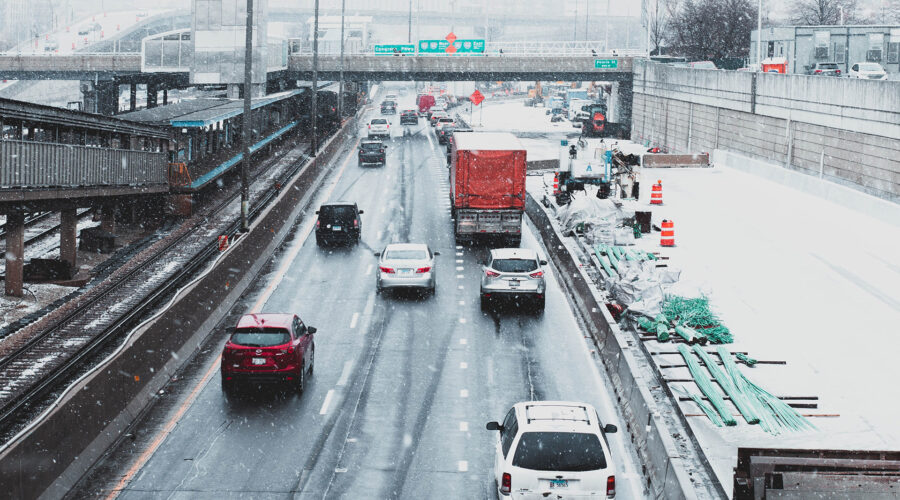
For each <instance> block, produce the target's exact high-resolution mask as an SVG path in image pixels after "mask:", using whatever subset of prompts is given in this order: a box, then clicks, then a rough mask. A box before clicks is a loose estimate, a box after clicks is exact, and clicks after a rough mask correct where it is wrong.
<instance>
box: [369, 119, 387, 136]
mask: <svg viewBox="0 0 900 500" xmlns="http://www.w3.org/2000/svg"><path fill="white" fill-rule="evenodd" d="M368 133H369V138H370V139H371V138H373V137H390V136H391V124H390V122H388V121H387V118H372V120H371V121H369V130H368Z"/></svg>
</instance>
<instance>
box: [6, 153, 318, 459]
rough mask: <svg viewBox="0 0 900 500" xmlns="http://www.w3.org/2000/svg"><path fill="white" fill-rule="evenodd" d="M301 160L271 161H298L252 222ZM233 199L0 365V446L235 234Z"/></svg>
mask: <svg viewBox="0 0 900 500" xmlns="http://www.w3.org/2000/svg"><path fill="white" fill-rule="evenodd" d="M306 153H307V150H306V149H305V147H299V146H298V147H294V148H290V149H289V150H288V152H287V153H286V154H285V155H284V156H282V157H281V158H277V159H273V160H272V161H273V162H274V161H279V160H281V159H284V157H289V156H291V155H292V154H293V155H294V156H297V158H296V159H294V160H293V161H292V162H291V163H290V164H289V166H288V168H286V169H285V171H284V172H283V173H282V174H280V175H279V176H278V177H277V178H276V179H275V182H274V183H270V185H269V186H268V187H265V188H263V189H262V190H261V192H258V195H257V196H256V199H255V200H254V201H253V204H252V206H251V208H250V219H251V220H253V219H255V218H256V217H257V215H258V214H259V213H260V212H261V211H262V210H263V209H264V208H265V207H266V206H267V205H268V204H269V203H270V202H271V201H272V199H273V198H275V197H276V196H277V195H278V192H279V186H281V185H284V184H285V182H287V180H289V179H290V178H291V177H292V176H293V175H295V174H296V173H297V172H298V171H299V170H300V169H301V168H302V167H303V165H304V164H305V163H306V160H307V159H308V156H307V154H306ZM267 163H268V162H267ZM238 198H239V191H238V190H234V192H233V193H230V194H229V195H228V196H226V197H225V198H224V199H222V200H221V201H220V202H218V203H216V204H214V205H213V208H212V209H210V210H205V211H204V212H205V217H196V218H194V219H193V221H192V224H190V225H189V226H187V227H186V226H182V227H181V228H179V229H178V230H176V231H174V232H173V234H172V235H170V236H169V237H168V238H166V239H164V240H161V241H159V242H157V243H155V244H153V245H151V246H150V247H148V248H147V249H145V250H144V251H142V252H141V254H138V255H137V256H136V258H135V259H132V261H130V262H129V263H128V264H126V265H125V266H123V267H122V268H120V269H118V270H116V271H115V272H113V273H112V274H111V275H110V277H109V278H108V279H107V281H106V282H104V283H103V284H102V285H99V286H96V287H95V288H94V289H93V290H91V291H90V292H88V293H85V294H84V295H82V296H81V297H78V298H77V299H76V300H75V301H74V304H67V306H66V307H67V308H68V309H67V311H66V312H65V313H64V314H63V315H62V316H61V317H60V318H59V319H57V320H55V321H54V323H53V324H52V325H50V326H49V327H47V328H45V329H44V330H42V331H40V332H39V333H36V334H34V335H33V336H31V337H30V338H29V339H28V340H26V341H24V342H22V343H21V345H18V346H15V347H14V348H13V349H12V350H11V351H10V352H9V353H8V354H6V355H5V356H4V357H3V358H0V437H2V439H0V442H5V441H6V440H8V439H9V437H11V436H12V435H13V434H14V433H15V432H16V431H17V430H18V429H20V428H22V427H23V426H24V425H25V424H27V422H29V421H31V420H32V419H33V418H34V416H35V415H36V414H38V413H39V412H40V411H42V410H43V408H46V407H47V406H48V404H49V401H48V399H50V398H49V397H50V396H52V395H53V393H54V392H55V391H56V390H58V389H59V388H60V387H62V386H63V385H64V383H65V382H66V381H68V380H70V379H71V378H72V377H74V376H76V375H77V374H78V373H79V372H81V371H83V370H84V368H85V366H86V363H87V362H88V361H90V360H92V359H94V358H96V356H97V355H98V354H99V353H101V352H103V351H104V349H106V348H107V347H109V346H111V345H113V344H114V343H115V341H116V340H117V339H121V338H122V337H123V336H124V334H126V333H127V332H128V331H130V329H131V328H132V327H134V326H135V325H137V324H138V323H139V322H140V321H141V319H142V318H144V317H146V316H147V315H148V314H149V313H150V312H151V311H152V310H153V309H154V308H155V307H156V306H158V305H159V304H161V303H162V302H163V300H164V299H166V298H168V297H169V296H171V294H172V293H174V292H175V291H177V289H178V288H179V287H180V286H181V285H182V284H184V283H186V282H187V281H189V279H190V278H191V277H192V276H194V275H195V273H196V272H197V271H198V270H200V269H201V268H202V267H203V265H204V264H206V262H207V261H208V260H209V258H210V257H211V256H212V255H214V254H216V253H217V252H218V247H217V241H216V236H217V235H219V234H234V233H236V232H237V231H238V230H239V221H238V220H232V221H231V222H227V219H228V216H227V215H225V216H224V217H223V215H224V212H226V210H227V207H228V206H229V205H232V204H233V203H234V202H235V200H236V199H238ZM217 221H223V222H219V223H218V224H216V223H215V222H217Z"/></svg>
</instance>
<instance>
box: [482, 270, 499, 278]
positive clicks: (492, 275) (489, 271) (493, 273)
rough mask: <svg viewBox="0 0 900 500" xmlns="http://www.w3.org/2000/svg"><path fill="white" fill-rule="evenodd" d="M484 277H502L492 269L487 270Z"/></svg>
mask: <svg viewBox="0 0 900 500" xmlns="http://www.w3.org/2000/svg"><path fill="white" fill-rule="evenodd" d="M484 275H485V276H487V277H488V278H496V277H497V276H500V273H498V272H496V271H491V270H490V269H485V270H484Z"/></svg>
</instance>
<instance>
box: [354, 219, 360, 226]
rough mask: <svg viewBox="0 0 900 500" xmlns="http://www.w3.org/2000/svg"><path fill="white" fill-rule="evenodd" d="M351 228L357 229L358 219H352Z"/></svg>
mask: <svg viewBox="0 0 900 500" xmlns="http://www.w3.org/2000/svg"><path fill="white" fill-rule="evenodd" d="M353 227H357V228H358V227H359V219H353Z"/></svg>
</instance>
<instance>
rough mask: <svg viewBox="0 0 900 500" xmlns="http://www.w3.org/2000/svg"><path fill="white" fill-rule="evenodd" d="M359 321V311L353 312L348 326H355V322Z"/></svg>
mask: <svg viewBox="0 0 900 500" xmlns="http://www.w3.org/2000/svg"><path fill="white" fill-rule="evenodd" d="M357 321H359V313H353V317H352V318H350V328H351V329H352V328H356V322H357Z"/></svg>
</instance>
